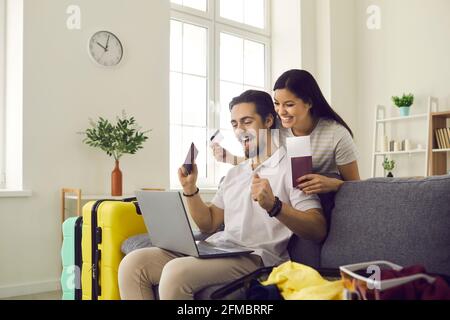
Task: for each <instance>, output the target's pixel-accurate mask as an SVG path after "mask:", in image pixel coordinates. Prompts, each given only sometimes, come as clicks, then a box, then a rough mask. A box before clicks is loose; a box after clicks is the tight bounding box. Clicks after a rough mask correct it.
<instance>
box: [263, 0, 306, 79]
mask: <svg viewBox="0 0 450 320" xmlns="http://www.w3.org/2000/svg"><path fill="white" fill-rule="evenodd" d="M301 21H302V19H301V8H300V1H299V0H274V1H272V19H271V24H272V81H273V83H275V81H276V80H277V79H278V77H279V76H281V75H282V74H283V73H284V72H285V71H287V70H290V69H300V68H301V66H302V46H301V41H300V39H301V38H302V36H301V31H302V27H301Z"/></svg>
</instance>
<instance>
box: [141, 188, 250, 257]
mask: <svg viewBox="0 0 450 320" xmlns="http://www.w3.org/2000/svg"><path fill="white" fill-rule="evenodd" d="M136 197H137V200H138V203H139V207H140V209H141V212H142V215H143V217H144V221H145V225H146V227H147V230H148V233H149V237H150V241H151V242H152V245H153V246H155V247H157V248H161V249H165V250H169V251H173V252H178V253H181V254H184V255H187V256H192V257H197V258H201V259H210V258H221V257H231V256H237V255H243V254H250V253H251V252H253V250H248V249H245V248H241V247H232V246H227V247H216V246H214V245H212V244H209V243H208V242H206V241H196V240H195V238H194V234H193V232H192V228H191V225H190V223H189V219H188V215H187V213H186V208H185V207H184V203H183V200H182V198H181V194H180V193H179V192H152V191H136Z"/></svg>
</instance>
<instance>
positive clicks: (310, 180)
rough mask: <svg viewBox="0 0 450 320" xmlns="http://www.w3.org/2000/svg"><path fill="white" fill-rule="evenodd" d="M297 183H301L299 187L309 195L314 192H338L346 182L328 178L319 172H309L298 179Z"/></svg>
mask: <svg viewBox="0 0 450 320" xmlns="http://www.w3.org/2000/svg"><path fill="white" fill-rule="evenodd" d="M297 183H298V184H299V185H298V186H297V188H298V189H300V190H301V191H303V192H304V193H305V194H306V195H308V196H310V195H313V194H322V193H329V192H337V191H338V190H339V188H340V187H341V186H342V185H343V184H344V182H343V181H341V180H338V179H334V178H328V177H325V176H321V175H318V174H308V175H306V176H304V177H301V178H300V179H298V180H297Z"/></svg>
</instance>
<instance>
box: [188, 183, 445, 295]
mask: <svg viewBox="0 0 450 320" xmlns="http://www.w3.org/2000/svg"><path fill="white" fill-rule="evenodd" d="M334 198H335V199H334V206H333V201H332V195H325V196H324V197H322V199H321V200H323V204H324V205H325V209H326V210H325V211H326V213H327V214H326V215H327V220H328V222H329V233H328V237H327V239H326V240H325V242H324V243H322V244H317V243H313V242H310V241H305V240H302V239H300V238H298V237H296V236H294V237H293V238H292V240H291V242H290V244H289V253H290V256H291V259H292V260H293V261H296V262H299V263H302V264H306V265H309V266H311V267H314V268H338V267H339V266H342V265H346V264H352V263H359V262H369V261H378V260H387V261H391V262H394V263H397V264H399V265H403V266H411V265H416V264H419V265H423V266H425V267H426V269H427V270H428V271H429V272H432V273H440V274H447V275H450V176H441V177H431V178H425V179H385V178H381V179H371V180H367V181H361V182H348V183H345V184H344V185H343V187H342V188H341V189H340V191H339V192H338V193H337V194H336V196H335V197H334ZM220 286H221V285H217V286H213V287H208V288H204V289H203V290H201V291H200V292H197V293H196V294H195V298H196V299H208V298H209V296H210V294H211V293H212V292H213V291H215V290H216V289H218V288H219V287H220Z"/></svg>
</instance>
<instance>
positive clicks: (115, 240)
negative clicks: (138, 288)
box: [81, 201, 147, 300]
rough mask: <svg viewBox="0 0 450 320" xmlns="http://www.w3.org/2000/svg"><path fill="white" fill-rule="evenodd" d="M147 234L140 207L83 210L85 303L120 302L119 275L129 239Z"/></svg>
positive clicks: (95, 205)
mask: <svg viewBox="0 0 450 320" xmlns="http://www.w3.org/2000/svg"><path fill="white" fill-rule="evenodd" d="M142 233H147V229H146V227H145V224H144V220H143V218H142V216H141V215H140V214H138V210H137V204H136V203H133V202H123V201H97V202H89V203H87V204H86V205H85V206H84V207H83V238H82V253H83V267H82V276H81V285H82V292H83V300H97V299H98V300H120V294H119V287H118V280H117V273H118V269H119V264H120V262H121V261H122V259H123V257H124V256H123V254H122V252H121V245H122V242H123V241H124V240H126V239H127V238H129V237H131V236H134V235H137V234H142Z"/></svg>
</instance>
